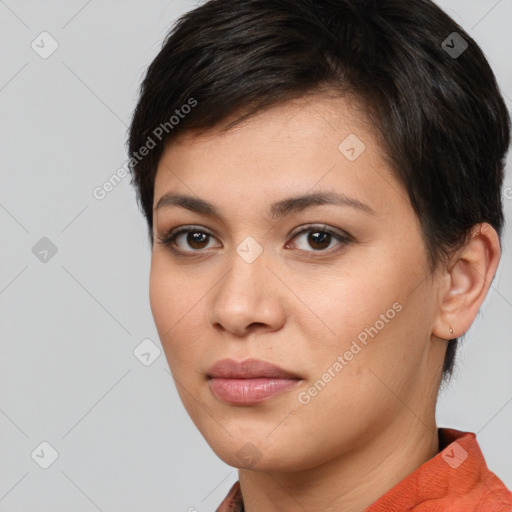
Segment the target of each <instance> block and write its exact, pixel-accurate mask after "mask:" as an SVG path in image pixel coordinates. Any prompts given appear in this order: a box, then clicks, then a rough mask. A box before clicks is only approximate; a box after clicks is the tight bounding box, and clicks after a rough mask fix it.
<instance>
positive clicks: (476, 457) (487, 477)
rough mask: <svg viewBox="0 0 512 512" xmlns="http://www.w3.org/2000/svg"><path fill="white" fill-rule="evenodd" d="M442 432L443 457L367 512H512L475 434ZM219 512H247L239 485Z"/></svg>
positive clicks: (511, 498)
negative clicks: (245, 511)
mask: <svg viewBox="0 0 512 512" xmlns="http://www.w3.org/2000/svg"><path fill="white" fill-rule="evenodd" d="M437 431H438V435H439V449H440V452H439V453H438V454H437V455H436V456H435V457H433V458H432V459H430V460H428V461H427V462H425V463H424V464H422V465H421V466H420V467H419V468H417V469H416V470H415V471H413V472H412V473H411V474H410V475H409V476H407V477H405V478H404V479H403V480H402V481H401V482H399V483H398V484H397V485H395V487H393V488H392V489H390V490H389V491H388V492H387V493H386V494H384V495H383V496H381V497H380V498H379V499H378V500H377V501H376V502H375V503H374V504H373V505H370V506H369V507H368V508H367V509H366V510H365V512H512V493H511V492H510V491H509V490H508V489H507V488H506V487H505V484H504V483H503V482H502V481H501V480H500V479H499V478H498V477H497V476H496V475H495V474H494V473H493V472H491V471H490V470H489V469H488V468H487V464H486V463H485V459H484V456H483V455H482V451H481V450H480V447H479V446H478V442H477V440H476V436H475V434H473V433H471V432H460V431H458V430H454V429H449V428H439V429H438V430H437ZM216 512H244V503H243V499H242V493H241V490H240V482H239V481H237V482H235V483H234V484H233V486H232V487H231V489H230V491H229V493H228V495H227V496H226V498H225V499H224V501H223V502H222V503H221V504H220V505H219V508H217V510H216Z"/></svg>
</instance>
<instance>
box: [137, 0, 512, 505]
mask: <svg viewBox="0 0 512 512" xmlns="http://www.w3.org/2000/svg"><path fill="white" fill-rule="evenodd" d="M509 126H510V120H509V117H508V113H507V110H506V107H505V104H504V102H503V99H502V97H501V95H500V92H499V90H498V87H497V85H496V81H495V78H494V75H493V73H492V71H491V69H490V67H489V64H488V63H487V61H486V59H485V57H484V56H483V54H482V52H481V50H480V49H479V48H478V46H477V44H476V43H475V41H473V40H472V39H471V37H469V35H468V34H467V33H465V32H464V30H463V29H462V28H461V27H460V26H458V25H457V24H456V23H455V22H454V21H453V20H452V19H450V18H449V17H448V16H447V15H446V14H445V13H444V12H443V11H442V10H440V9H439V8H438V7H437V6H436V5H435V4H433V3H432V2H430V1H428V0H416V1H414V2H404V1H400V0H380V1H378V2H377V1H373V2H372V1H361V0H360V1H356V0H323V1H322V2H319V1H318V0H211V1H209V2H206V3H205V4H203V5H201V6H200V7H198V8H196V9H195V10H193V11H191V12H189V13H188V14H186V15H185V16H183V17H182V18H181V19H180V20H179V22H178V23H177V24H176V26H175V27H174V28H173V30H172V31H171V33H170V34H169V35H168V37H167V39H166V41H165V43H164V46H163V48H162V50H161V52H160V53H159V54H158V56H157V57H156V58H155V59H154V61H153V62H152V64H151V65H150V67H149V69H148V72H147V75H146V77H145V79H144V82H143V84H142V88H141V96H140V99H139V103H138V105H137V108H136V110H135V113H134V117H133V121H132V125H131V127H130V135H129V151H130V155H131V156H132V158H131V160H130V167H131V170H132V173H133V179H132V183H133V184H134V185H135V187H136V190H137V194H138V200H139V202H140V205H141V208H142V211H143V213H144V215H145V217H146V219H147V222H148V227H149V236H150V240H151V244H152V262H151V275H150V303H151V309H152V313H153V316H154V319H155V323H156V327H157V330H158V333H159V336H160V340H161V342H162V346H163V348H164V350H165V353H166V357H167V361H168V363H169V366H170V369H171V371H172V374H173V377H174V380H175V382H176V385H177V388H178V391H179V394H180V397H181V400H182V402H183V404H184V406H185V408H186V410H187V412H188V413H189V415H190V417H191V418H192V420H193V421H194V423H195V425H196V426H197V428H198V429H199V431H200V432H201V433H202V435H203V436H204V438H205V439H206V441H207V442H208V443H209V445H210V446H211V448H212V449H213V450H214V452H215V453H216V454H217V455H218V456H219V457H220V458H221V459H222V460H223V461H224V462H225V463H227V464H229V465H231V466H234V467H237V468H238V470H239V481H238V482H236V483H235V484H234V485H233V487H232V488H231V490H230V492H229V494H228V496H226V498H225V500H224V501H223V503H222V504H221V505H220V506H219V508H218V512H226V511H231V512H235V511H244V510H245V511H246V512H260V511H263V510H264V511H265V512H272V511H297V510H304V511H306V510H307V511H308V512H316V511H324V510H333V511H334V510H343V511H344V512H347V511H348V512H356V511H357V512H360V511H362V510H368V511H371V512H377V511H390V510H396V511H403V510H414V511H451V512H453V511H464V512H469V511H477V510H479V511H493V512H498V511H503V512H505V511H510V510H512V494H511V493H510V491H509V490H508V489H507V488H506V487H505V485H504V484H503V483H502V482H501V480H499V478H498V477H497V476H496V475H494V474H493V473H492V472H491V471H489V469H488V468H487V466H486V463H485V460H484V458H483V456H482V453H481V451H480V448H479V446H478V443H477V441H476V437H475V435H474V434H472V433H468V432H459V431H457V430H454V429H446V428H437V426H436V421H435V405H436V398H437V393H438V389H439V386H440V383H441V381H442V379H443V378H444V379H448V378H449V376H450V374H451V371H452V368H453V365H454V356H455V351H456V347H457V341H458V338H459V337H461V336H462V335H463V334H464V333H465V332H466V331H467V330H468V329H469V327H470V326H471V324H472V322H473V320H474V319H475V317H476V315H477V313H478V311H479V308H480V306H481V304H482V302H483V301H484V298H485V296H486V294H487V292H488V290H489V287H490V284H491V282H492V279H493V277H494V275H495V272H496V268H497V266H498V263H499V259H500V235H501V229H502V224H503V213H502V205H501V195H500V194H501V186H502V181H503V168H504V159H505V154H506V151H507V147H508V143H509Z"/></svg>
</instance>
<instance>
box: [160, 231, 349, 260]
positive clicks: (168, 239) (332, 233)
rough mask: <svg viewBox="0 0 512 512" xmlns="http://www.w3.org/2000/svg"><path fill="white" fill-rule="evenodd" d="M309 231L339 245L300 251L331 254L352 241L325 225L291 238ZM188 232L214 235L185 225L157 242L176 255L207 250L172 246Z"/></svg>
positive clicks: (186, 254) (186, 255)
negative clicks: (326, 236) (339, 243)
mask: <svg viewBox="0 0 512 512" xmlns="http://www.w3.org/2000/svg"><path fill="white" fill-rule="evenodd" d="M310 232H319V233H327V234H328V235H330V236H332V237H333V238H334V239H335V240H337V241H338V242H341V247H338V248H335V249H334V250H333V249H332V248H331V249H326V250H323V249H320V250H311V251H305V250H303V249H299V250H300V251H302V252H307V253H320V254H321V255H332V254H334V253H336V252H338V251H339V250H341V249H342V248H343V247H344V246H346V245H348V244H349V243H351V242H352V241H353V240H352V238H351V237H350V236H349V235H342V234H340V233H338V232H336V231H333V230H332V229H329V228H328V227H327V226H326V225H309V226H306V227H305V228H304V229H302V230H300V231H298V232H297V233H294V234H293V236H292V238H291V240H295V239H296V238H297V237H299V236H300V235H302V234H304V233H310ZM188 233H201V234H204V235H207V236H208V237H213V238H215V236H214V235H213V234H212V233H211V232H210V231H208V230H206V229H204V228H202V227H200V226H186V227H182V228H176V229H172V230H170V231H169V232H168V233H166V234H165V235H164V236H163V237H161V236H158V237H157V238H158V241H157V243H160V244H163V245H165V246H166V247H168V248H169V250H170V251H171V252H172V253H173V254H174V255H176V256H183V257H194V256H196V255H197V254H200V253H206V252H209V251H208V250H205V249H199V250H192V251H182V250H180V249H176V248H175V247H174V246H173V244H174V242H175V240H176V238H178V236H180V235H182V234H188ZM188 253H192V255H191V254H188ZM194 253H195V254H194ZM313 257H314V258H315V257H317V256H313Z"/></svg>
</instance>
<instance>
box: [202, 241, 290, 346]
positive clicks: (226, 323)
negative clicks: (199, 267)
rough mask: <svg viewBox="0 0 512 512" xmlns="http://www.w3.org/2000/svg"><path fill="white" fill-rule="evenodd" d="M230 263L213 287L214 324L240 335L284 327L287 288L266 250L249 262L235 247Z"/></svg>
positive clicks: (212, 309)
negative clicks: (278, 275)
mask: <svg viewBox="0 0 512 512" xmlns="http://www.w3.org/2000/svg"><path fill="white" fill-rule="evenodd" d="M229 267H230V268H229V269H227V271H226V272H225V273H224V277H222V278H221V279H220V281H219V283H218V284H217V286H215V287H214V289H213V291H212V293H213V299H212V306H211V310H210V314H209V320H210V324H211V325H212V326H213V327H214V328H215V329H217V330H223V331H227V332H230V333H232V334H235V335H236V336H245V335H247V334H249V333H251V332H253V331H260V330H261V331H265V330H267V331H275V330H278V329H279V328H281V327H282V325H283V324H284V321H285V317H286V308H285V307H284V301H285V300H286V296H285V292H286V290H285V286H284V285H283V283H282V282H281V280H280V279H278V278H277V277H276V275H275V274H276V270H275V269H274V268H272V269H271V268H269V267H271V261H270V258H267V257H266V254H265V252H263V254H261V255H260V256H259V257H258V258H257V259H256V260H255V261H253V262H250V263H249V262H248V261H246V260H245V259H244V258H242V257H241V256H240V255H239V254H238V253H237V252H236V251H233V255H232V257H231V258H230V261H229Z"/></svg>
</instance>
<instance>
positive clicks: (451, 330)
mask: <svg viewBox="0 0 512 512" xmlns="http://www.w3.org/2000/svg"><path fill="white" fill-rule="evenodd" d="M450 334H453V329H452V326H451V325H450Z"/></svg>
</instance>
